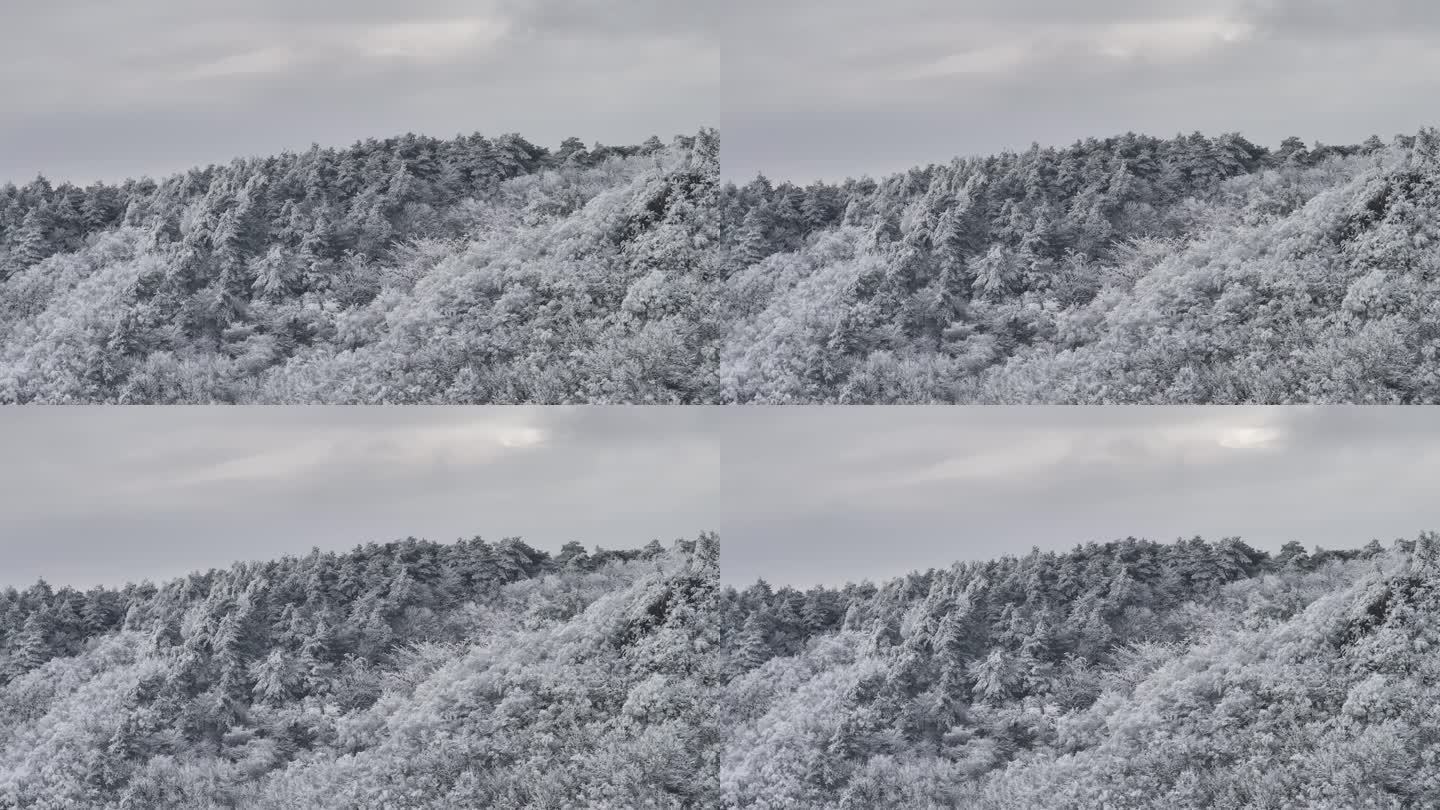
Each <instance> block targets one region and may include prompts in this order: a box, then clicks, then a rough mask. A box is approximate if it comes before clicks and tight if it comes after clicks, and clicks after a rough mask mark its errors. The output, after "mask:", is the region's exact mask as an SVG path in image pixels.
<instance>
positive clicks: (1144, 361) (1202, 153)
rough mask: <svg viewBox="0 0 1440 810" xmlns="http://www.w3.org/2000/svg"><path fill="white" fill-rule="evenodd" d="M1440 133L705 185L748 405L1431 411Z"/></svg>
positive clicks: (1102, 147)
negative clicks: (710, 189)
mask: <svg viewBox="0 0 1440 810" xmlns="http://www.w3.org/2000/svg"><path fill="white" fill-rule="evenodd" d="M1437 154H1440V134H1437V133H1436V132H1435V131H1425V132H1422V133H1420V134H1419V135H1418V136H1415V137H1401V138H1397V139H1395V141H1394V142H1393V143H1392V144H1390V145H1388V146H1387V145H1384V144H1382V143H1381V142H1380V141H1379V140H1378V139H1371V140H1370V141H1367V142H1366V143H1365V144H1362V145H1358V146H1353V147H1318V146H1317V147H1316V148H1314V149H1310V148H1307V147H1306V146H1305V145H1304V144H1303V143H1302V142H1300V141H1298V140H1297V139H1291V140H1290V141H1287V142H1286V144H1285V145H1284V146H1283V147H1282V148H1281V149H1279V150H1276V151H1271V150H1268V149H1264V148H1262V147H1258V146H1256V145H1254V144H1251V143H1250V142H1248V141H1246V140H1245V139H1243V138H1241V137H1239V136H1237V135H1227V136H1221V137H1219V138H1213V139H1212V138H1205V137H1203V136H1200V135H1194V136H1189V137H1179V138H1175V139H1172V140H1168V141H1161V140H1157V139H1154V138H1146V137H1143V136H1136V135H1126V136H1123V137H1119V138H1110V139H1105V140H1090V141H1085V142H1081V143H1077V144H1076V145H1074V146H1073V147H1069V148H1066V149H1041V148H1039V147H1035V148H1032V149H1031V150H1029V151H1027V152H1024V153H1020V154H1014V153H1012V154H1005V155H998V156H994V157H989V158H977V159H971V160H964V161H956V162H954V163H952V164H950V165H947V166H931V167H927V168H924V169H916V170H913V171H911V172H909V173H907V174H902V175H896V176H892V177H888V178H885V179H883V180H880V181H878V182H877V181H870V180H864V181H849V182H847V183H844V184H841V185H838V186H829V185H823V184H816V185H812V186H808V187H805V188H803V189H802V188H798V187H796V186H792V185H788V184H782V185H780V186H772V185H771V184H770V183H769V182H768V181H765V180H764V179H763V178H762V179H758V180H756V181H755V182H753V183H750V184H748V185H746V186H743V187H735V186H727V187H726V188H724V189H723V190H722V193H721V207H722V215H723V216H724V219H725V225H726V228H727V229H728V231H727V232H729V233H732V234H734V238H733V239H731V240H730V244H729V249H730V250H729V257H728V260H727V268H728V269H729V273H728V276H727V278H728V284H727V286H728V288H729V292H728V295H727V300H728V302H729V304H730V306H731V312H732V318H731V320H732V321H733V322H734V327H733V329H732V331H731V333H730V335H729V337H728V338H727V340H726V344H725V347H724V349H723V350H722V355H721V369H720V378H721V386H722V392H723V395H724V397H725V398H726V399H727V400H731V401H739V402H795V401H798V402H1085V403H1105V402H1156V403H1165V402H1207V403H1225V402H1266V403H1283V402H1435V401H1440V377H1437V375H1436V374H1435V372H1434V369H1433V367H1434V359H1435V357H1436V353H1437V350H1440V310H1437V308H1436V305H1435V303H1434V302H1435V300H1436V294H1437V292H1440V289H1437V288H1436V283H1437V281H1436V279H1437V270H1440V267H1437V262H1440V259H1437V255H1440V253H1437V251H1436V248H1435V245H1436V240H1437V239H1440V157H1437Z"/></svg>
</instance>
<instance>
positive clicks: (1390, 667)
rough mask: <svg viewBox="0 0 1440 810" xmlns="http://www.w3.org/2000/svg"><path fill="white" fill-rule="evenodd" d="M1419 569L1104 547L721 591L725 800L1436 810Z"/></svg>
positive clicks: (1375, 549) (1430, 597)
mask: <svg viewBox="0 0 1440 810" xmlns="http://www.w3.org/2000/svg"><path fill="white" fill-rule="evenodd" d="M1437 557H1440V537H1436V536H1434V535H1426V536H1423V537H1421V538H1420V539H1419V540H1418V541H1415V542H1401V543H1398V544H1397V545H1396V547H1395V548H1394V549H1393V550H1391V551H1389V552H1386V551H1384V550H1382V549H1381V548H1380V547H1379V545H1378V544H1371V545H1370V546H1367V547H1366V549H1364V550H1363V551H1355V552H1343V553H1340V552H1316V553H1315V554H1307V553H1305V552H1304V550H1303V548H1301V547H1299V545H1298V544H1293V545H1291V546H1289V547H1287V549H1286V551H1285V552H1284V553H1282V554H1280V555H1278V556H1274V557H1272V556H1270V555H1267V554H1264V553H1261V552H1256V551H1255V550H1254V549H1251V548H1249V547H1248V546H1245V545H1244V544H1243V543H1239V542H1237V541H1225V542H1222V543H1217V544H1207V543H1204V542H1201V541H1199V540H1198V539H1197V540H1194V541H1185V542H1182V543H1179V544H1175V545H1170V546H1159V545H1156V544H1152V543H1142V542H1137V541H1125V542H1121V543H1112V544H1106V545H1102V546H1096V545H1089V546H1085V547H1080V548H1077V549H1076V550H1075V551H1074V552H1072V553H1069V554H1061V555H1056V554H1038V553H1035V554H1031V555H1029V556H1027V557H1023V558H1018V559H1016V558H1010V559H1005V560H997V561H991V562H987V563H968V564H965V565H959V566H956V567H954V568H953V569H951V570H949V571H931V572H926V573H923V574H915V575H912V576H910V577H908V578H906V579H902V580H896V581H892V582H888V583H885V584H883V585H881V586H878V587H876V586H850V587H847V588H845V589H841V590H838V591H837V590H831V589H813V590H811V591H808V592H805V593H800V592H798V591H795V590H793V589H780V590H772V589H770V588H769V587H768V586H766V585H764V584H760V585H757V586H754V587H752V588H749V589H746V590H745V591H741V592H736V591H733V590H729V591H727V592H725V594H724V595H723V597H722V610H725V611H726V612H727V623H728V625H729V626H732V627H735V626H738V627H739V628H740V630H739V631H738V632H736V633H735V634H734V635H733V636H732V638H731V641H730V643H729V645H728V649H727V659H728V661H729V672H730V680H729V683H728V685H727V686H726V688H725V690H724V697H723V698H722V713H723V715H722V716H723V718H724V722H725V728H726V731H727V734H728V735H729V737H728V742H727V745H726V748H725V752H724V754H723V755H722V760H721V789H722V791H723V795H724V801H725V806H727V807H744V808H781V807H786V808H808V807H815V808H819V807H831V808H833V807H839V808H866V807H933V808H940V807H978V808H996V809H997V810H998V809H999V808H1045V809H1047V810H1048V809H1049V808H1077V809H1078V808H1093V807H1111V808H1151V807H1184V808H1215V807H1221V808H1242V807H1257V808H1291V807H1326V808H1341V807H1416V806H1431V805H1433V804H1435V803H1436V801H1437V800H1440V779H1437V777H1436V773H1437V769H1436V768H1435V767H1434V761H1435V758H1436V756H1437V755H1440V714H1437V713H1436V711H1435V709H1434V707H1435V706H1436V705H1437V699H1440V667H1437V666H1436V665H1435V662H1434V660H1433V659H1434V655H1433V648H1434V645H1435V643H1436V642H1437V640H1440V638H1437V636H1436V630H1435V628H1436V627H1437V626H1440V625H1437V620H1440V567H1437Z"/></svg>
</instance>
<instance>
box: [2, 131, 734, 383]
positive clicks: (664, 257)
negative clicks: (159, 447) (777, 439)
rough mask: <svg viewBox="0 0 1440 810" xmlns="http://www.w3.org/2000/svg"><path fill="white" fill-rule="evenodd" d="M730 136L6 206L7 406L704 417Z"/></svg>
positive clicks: (72, 192)
mask: <svg viewBox="0 0 1440 810" xmlns="http://www.w3.org/2000/svg"><path fill="white" fill-rule="evenodd" d="M718 148H719V144H718V137H717V135H716V134H715V133H714V132H713V131H704V132H701V133H700V134H699V135H697V136H695V137H690V138H677V139H675V141H674V142H673V143H672V144H671V145H670V146H669V147H665V146H662V145H661V144H660V143H659V141H658V140H654V139H652V140H651V141H650V142H648V143H646V144H644V145H641V146H635V147H598V146H597V147H596V148H595V149H586V148H585V147H584V146H583V145H582V144H579V143H578V142H576V141H574V140H573V139H572V141H567V142H566V145H565V146H564V147H563V148H562V149H561V150H559V151H558V152H553V153H552V152H549V151H548V150H544V149H541V148H539V147H536V146H534V145H532V144H529V143H528V142H526V141H524V140H523V139H521V138H518V137H517V136H505V137H502V138H499V139H496V140H493V141H492V140H488V139H485V138H482V137H480V136H470V137H464V138H458V139H455V140H451V141H437V140H434V139H429V138H420V137H417V136H413V135H412V136H406V137H403V138H393V139H389V140H386V141H368V142H365V143H362V144H357V145H356V146H354V147H352V148H350V149H345V150H334V149H320V148H318V147H316V148H314V149H312V150H310V151H309V152H305V153H302V154H298V155H297V154H286V155H280V156H276V157H271V158H264V159H250V160H239V161H236V162H234V163H233V164H231V165H229V166H225V167H210V168H207V169H203V170H195V171H191V172H189V173H186V174H183V175H179V176H176V177H172V178H168V179H165V180H163V181H161V182H159V183H155V182H151V181H143V182H130V183H127V184H124V185H123V186H119V187H107V186H92V187H90V188H86V189H79V188H76V187H74V186H60V187H52V186H51V184H49V183H48V182H46V181H44V180H43V179H41V180H37V181H36V182H35V183H32V184H30V185H27V186H25V187H24V188H20V189H17V188H15V187H13V186H12V187H7V188H4V189H0V279H3V281H0V402H145V403H167V402H345V403H363V402H395V403H410V402H611V401H621V402H637V403H638V402H687V401H693V400H696V399H706V398H713V387H714V380H713V377H714V367H715V363H714V362H713V360H708V359H707V358H710V357H712V356H713V354H714V351H715V349H714V346H713V343H714V335H713V332H714V331H715V329H714V326H713V323H714V318H715V313H714V312H713V310H712V308H711V307H709V305H708V304H707V302H706V301H705V300H704V298H705V296H704V295H702V294H701V292H700V291H701V290H702V289H703V287H704V286H705V284H706V283H707V282H706V278H707V272H708V271H707V267H708V266H709V264H710V261H711V253H712V252H713V250H714V246H715V245H716V244H718V242H719V228H718V223H717V222H716V221H715V220H714V218H713V216H712V215H711V213H712V212H713V208H714V206H713V204H712V202H711V197H712V196H713V194H714V191H715V186H716V183H717V178H718V171H719V168H718Z"/></svg>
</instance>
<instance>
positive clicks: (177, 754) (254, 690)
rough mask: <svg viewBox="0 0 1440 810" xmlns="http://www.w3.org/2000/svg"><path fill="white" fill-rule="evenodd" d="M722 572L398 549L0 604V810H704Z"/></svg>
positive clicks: (650, 560)
mask: <svg viewBox="0 0 1440 810" xmlns="http://www.w3.org/2000/svg"><path fill="white" fill-rule="evenodd" d="M718 554H719V546H718V540H717V538H715V537H714V536H713V535H702V536H701V537H700V538H699V539H698V540H696V541H680V542H677V543H676V544H675V545H674V546H673V547H671V548H670V549H665V548H662V547H661V546H660V545H659V544H658V543H652V544H651V545H649V546H647V547H645V548H644V549H642V550H636V551H601V550H599V549H596V550H595V551H591V552H587V551H586V550H585V549H584V548H583V547H581V546H580V545H579V544H574V543H572V544H570V545H569V546H567V547H566V548H565V550H564V551H563V552H562V553H560V554H559V555H556V556H553V557H552V556H550V555H548V554H545V553H543V552H540V551H537V550H535V549H533V548H531V547H529V546H527V545H525V544H524V543H522V542H519V541H515V540H507V541H504V542H500V543H494V544H492V543H486V542H484V541H481V540H479V539H476V540H470V541H464V542H459V543H455V544H449V545H441V544H436V543H429V542H423V541H416V540H413V539H412V540H406V541H403V542H397V543H390V544H386V545H374V544H372V545H368V546H365V547H360V548H356V549H355V550H354V551H353V552H350V553H345V554H336V553H320V552H318V551H316V552H314V553H312V554H310V555H308V556H306V557H303V558H294V559H284V560H279V561H275V562H268V563H243V564H238V565H236V566H234V567H233V568H230V569H227V570H219V571H210V572H207V573H203V574H194V575H191V576H189V577H186V578H184V579H180V580H176V581H173V582H168V583H165V584H164V585H160V586H154V585H149V584H142V585H130V586H127V587H125V588H122V589H118V590H115V589H102V588H96V589H93V590H90V591H85V592H79V591H75V590H73V589H69V588H58V589H56V588H52V587H51V586H49V585H47V584H45V583H43V582H42V583H39V584H36V585H35V586H33V587H30V588H28V589H26V590H24V591H18V592H17V591H15V590H14V589H11V590H8V591H5V592H0V673H3V674H0V806H4V807H27V808H53V809H54V810H60V809H61V808H76V807H85V808H136V809H137V810H139V809H141V808H143V809H144V810H150V809H151V808H186V809H187V810H194V809H198V808H220V807H247V808H275V810H281V809H282V808H283V809H284V810H292V809H293V808H297V807H313V808H336V810H340V809H341V808H344V809H345V810H353V809H354V808H362V807H386V808H397V809H398V808H417V809H418V808H437V807H457V808H458V807H497V808H531V807H534V808H560V807H657V808H660V807H677V808H678V807H699V806H714V805H715V804H716V802H717V801H718V798H717V795H716V791H717V784H716V781H715V774H716V771H717V761H716V757H717V747H716V743H717V741H718V739H719V735H718V729H717V728H716V726H715V725H714V723H715V714H714V694H713V691H712V687H713V686H714V685H716V684H717V683H718V677H719V673H718V672H717V671H716V670H714V668H713V665H712V662H713V661H714V660H715V655H714V653H715V651H716V650H717V649H718V646H719V644H720V634H719V626H718V623H717V618H718V612H717V610H716V605H715V598H716V594H717V590H718V572H719V568H718Z"/></svg>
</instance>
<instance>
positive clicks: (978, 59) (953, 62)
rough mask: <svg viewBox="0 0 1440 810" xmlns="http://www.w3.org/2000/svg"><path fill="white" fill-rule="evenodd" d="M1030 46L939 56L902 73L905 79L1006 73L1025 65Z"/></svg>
mask: <svg viewBox="0 0 1440 810" xmlns="http://www.w3.org/2000/svg"><path fill="white" fill-rule="evenodd" d="M1029 58H1030V48H1029V47H1028V45H1026V44H1024V43H1012V44H1005V45H993V46H990V47H987V48H979V49H977V50H973V51H964V52H961V53H956V54H951V55H949V56H945V57H942V58H940V59H937V60H936V61H934V62H932V63H930V64H928V65H925V66H924V67H921V68H919V69H917V70H914V71H910V72H908V73H905V74H902V78H905V79H932V78H937V77H940V76H958V75H967V74H970V75H984V74H996V73H1005V72H1007V71H1011V70H1015V69H1016V68H1019V67H1020V66H1021V65H1023V64H1025V62H1026V61H1028V60H1029Z"/></svg>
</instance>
